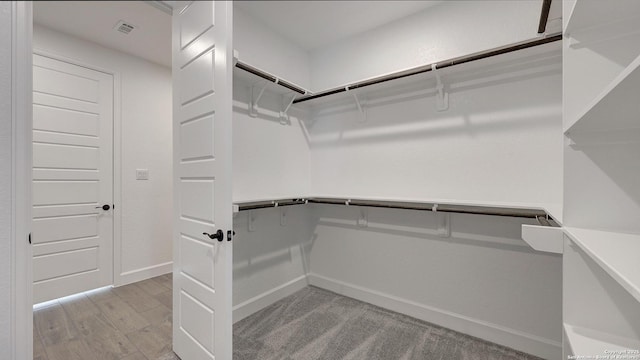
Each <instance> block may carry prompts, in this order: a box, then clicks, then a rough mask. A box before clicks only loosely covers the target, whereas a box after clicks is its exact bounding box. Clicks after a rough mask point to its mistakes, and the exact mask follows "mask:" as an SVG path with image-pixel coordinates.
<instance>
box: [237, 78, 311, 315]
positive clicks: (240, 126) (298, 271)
mask: <svg viewBox="0 0 640 360" xmlns="http://www.w3.org/2000/svg"><path fill="white" fill-rule="evenodd" d="M236 71H238V70H236ZM233 90H234V96H233V98H234V99H233V100H234V106H233V200H234V202H242V201H250V200H260V199H280V198H298V197H300V196H303V195H305V194H308V193H309V186H310V184H311V180H310V178H309V175H310V170H309V144H308V143H307V140H306V136H305V133H304V128H303V126H302V122H301V121H302V120H301V119H304V118H306V116H307V114H306V113H305V112H304V111H297V110H293V111H291V112H290V117H289V122H288V123H286V124H281V122H280V118H279V117H278V115H279V111H280V110H281V106H282V98H281V97H280V95H277V94H275V93H273V92H269V91H267V92H265V94H264V95H263V97H262V99H261V100H260V108H259V110H258V116H257V117H251V116H249V114H248V110H247V109H248V102H249V96H250V87H249V84H248V83H247V82H246V81H240V80H239V79H238V78H234V89H233ZM282 211H284V212H285V214H286V216H285V217H286V219H285V225H281V219H280V216H281V212H282ZM249 218H251V219H254V224H253V227H254V230H253V231H249V230H248V221H249ZM233 223H234V229H235V231H236V236H235V239H234V249H233V264H234V271H233V303H234V309H235V310H234V321H238V320H241V319H242V318H244V317H245V316H247V315H249V314H251V313H253V312H255V311H257V310H260V309H261V308H263V307H265V306H267V305H269V304H271V303H273V302H274V301H276V300H278V299H280V298H282V297H284V296H286V295H289V294H291V293H292V292H293V291H296V290H299V289H300V288H302V287H304V286H306V285H307V282H306V271H305V264H304V262H303V257H302V248H301V246H302V245H301V244H302V243H304V242H305V241H306V240H307V239H308V238H309V236H310V235H309V233H310V231H311V227H310V226H309V215H308V212H307V210H306V209H305V207H304V206H292V207H283V208H280V209H264V210H256V211H246V212H244V211H243V212H241V213H238V214H236V215H235V216H234V219H233Z"/></svg>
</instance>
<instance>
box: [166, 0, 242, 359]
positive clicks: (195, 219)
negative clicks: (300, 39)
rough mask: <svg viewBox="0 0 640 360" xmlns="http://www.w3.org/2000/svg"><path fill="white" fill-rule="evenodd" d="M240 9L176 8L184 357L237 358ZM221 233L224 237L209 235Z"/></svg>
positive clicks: (178, 319)
mask: <svg viewBox="0 0 640 360" xmlns="http://www.w3.org/2000/svg"><path fill="white" fill-rule="evenodd" d="M232 7H233V6H232V3H231V2H226V1H215V2H214V1H194V2H177V3H176V4H175V7H174V15H173V111H174V116H173V121H174V123H173V124H174V125H173V134H174V135H173V136H174V137H173V146H174V147H173V152H174V196H175V201H174V204H175V205H174V206H175V226H174V255H173V256H174V270H173V279H174V280H173V281H174V286H173V319H174V323H173V345H174V349H173V350H174V351H175V352H176V354H177V355H178V356H180V358H181V359H183V360H191V359H194V360H196V359H198V360H199V359H231V358H232V334H231V330H232V303H231V293H232V288H231V281H232V280H231V277H232V242H231V241H230V237H229V236H228V235H227V231H229V230H231V229H232V217H233V209H232V198H231V115H232V98H231V96H232V89H231V85H232V77H233V73H232V71H233V46H232V43H231V29H232ZM218 230H220V231H221V232H222V234H223V238H222V239H219V240H222V241H218V239H212V238H210V237H209V236H207V235H205V234H204V233H208V234H215V233H216V231H218Z"/></svg>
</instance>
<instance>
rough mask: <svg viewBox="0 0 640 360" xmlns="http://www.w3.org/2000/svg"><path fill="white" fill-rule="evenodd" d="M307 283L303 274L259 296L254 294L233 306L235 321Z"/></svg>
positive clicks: (301, 287) (300, 288)
mask: <svg viewBox="0 0 640 360" xmlns="http://www.w3.org/2000/svg"><path fill="white" fill-rule="evenodd" d="M307 285H309V283H308V280H307V276H306V275H302V276H299V277H297V278H295V279H293V280H291V281H289V282H286V283H284V284H282V285H280V286H278V287H276V288H273V289H271V290H269V291H267V292H264V293H262V294H260V295H258V296H254V297H252V298H251V299H249V300H247V301H244V302H242V303H240V304H238V305H236V306H234V307H233V322H234V323H236V322H238V321H240V320H242V319H244V318H246V317H247V316H249V315H251V314H253V313H256V312H258V311H260V310H262V309H264V308H265V307H267V306H269V305H271V304H273V303H275V302H276V301H279V300H281V299H283V298H285V297H287V296H289V295H291V294H293V293H295V292H296V291H299V290H302V289H304V288H305V287H306V286H307Z"/></svg>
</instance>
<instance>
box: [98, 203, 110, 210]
mask: <svg viewBox="0 0 640 360" xmlns="http://www.w3.org/2000/svg"><path fill="white" fill-rule="evenodd" d="M96 209H102V210H104V211H109V209H111V206H109V205H108V204H104V205H102V206H96Z"/></svg>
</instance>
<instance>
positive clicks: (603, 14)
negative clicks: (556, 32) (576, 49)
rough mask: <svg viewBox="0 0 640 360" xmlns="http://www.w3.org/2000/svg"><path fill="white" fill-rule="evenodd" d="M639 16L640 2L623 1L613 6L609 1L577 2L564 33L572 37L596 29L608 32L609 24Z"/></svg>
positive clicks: (577, 0) (585, 0) (580, 0)
mask: <svg viewBox="0 0 640 360" xmlns="http://www.w3.org/2000/svg"><path fill="white" fill-rule="evenodd" d="M637 16H640V1H636V0H622V1H618V2H617V3H616V6H611V2H609V1H602V0H576V1H575V3H574V5H573V8H572V10H571V12H570V14H569V20H568V21H567V24H566V26H565V28H564V32H565V34H568V35H571V34H573V33H576V32H579V31H582V30H586V29H590V28H594V27H597V28H598V29H599V31H607V25H608V24H611V23H615V22H619V21H621V20H624V19H631V18H634V17H637ZM594 24H596V25H594Z"/></svg>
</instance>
